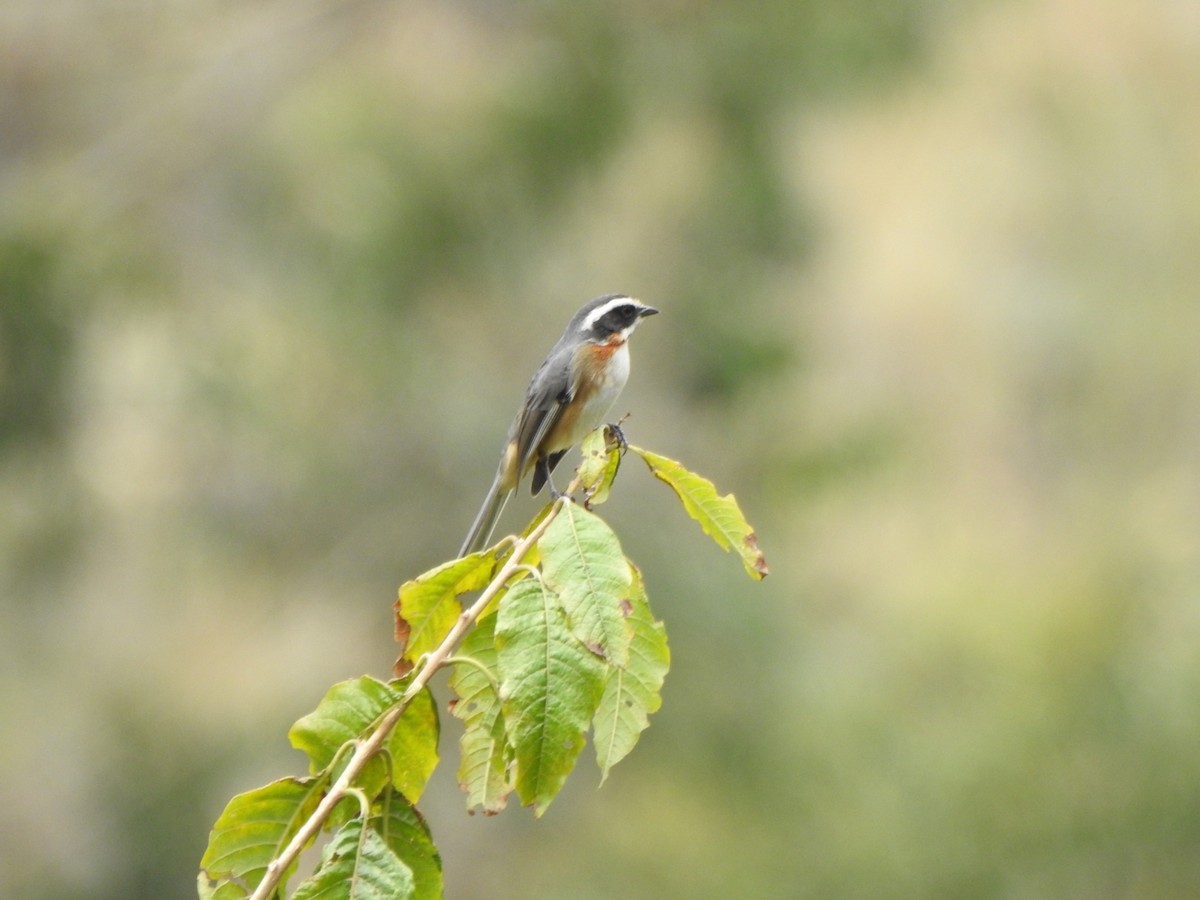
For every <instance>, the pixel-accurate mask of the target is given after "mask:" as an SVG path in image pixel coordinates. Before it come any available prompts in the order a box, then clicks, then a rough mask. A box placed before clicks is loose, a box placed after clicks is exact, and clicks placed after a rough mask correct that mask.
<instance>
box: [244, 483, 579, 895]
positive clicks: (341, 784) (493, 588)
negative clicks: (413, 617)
mask: <svg viewBox="0 0 1200 900" xmlns="http://www.w3.org/2000/svg"><path fill="white" fill-rule="evenodd" d="M577 488H578V479H576V481H574V482H572V484H571V486H570V487H569V488H568V489H567V493H568V494H569V493H571V492H573V491H575V490H576V489H577ZM564 502H569V498H567V499H562V498H560V499H559V500H557V501H556V502H555V504H554V506H553V507H552V508H551V510H550V512H549V513H547V515H546V517H545V518H544V519H542V521H541V522H539V523H538V524H537V526H536V527H535V528H534V529H533V530H532V531H530V532H529V534H527V535H526V536H525V537H523V538H520V539H519V540H517V542H516V543H515V544H514V546H513V552H512V554H511V555H510V556H509V557H508V559H507V560H505V562H504V565H503V566H501V567H500V571H499V572H497V573H496V577H495V578H493V579H492V580H491V582H490V583H489V584H488V586H487V588H485V589H484V591H483V593H482V594H480V595H479V598H478V599H477V600H476V601H475V602H474V603H473V604H471V605H470V606H469V607H468V608H466V609H464V610H463V611H462V612H461V613H460V614H459V617H458V620H457V621H456V622H455V623H454V626H453V627H452V628H451V629H450V631H449V632H448V633H447V635H446V637H445V639H444V640H443V641H442V642H441V643H440V644H439V645H438V646H437V647H436V648H435V649H434V650H433V651H432V652H430V653H428V654H426V655H425V657H424V658H423V665H422V666H421V667H420V670H419V671H418V672H417V674H416V675H415V676H413V679H412V681H411V682H409V685H408V688H407V689H406V690H405V692H404V695H403V696H402V697H401V698H400V700H399V701H398V702H397V703H396V705H395V706H393V707H392V708H391V709H389V710H388V711H387V712H386V713H385V714H384V715H383V716H382V717H381V718H380V719H379V722H378V723H377V724H376V725H375V730H374V731H372V732H371V733H370V734H369V735H368V736H367V737H365V738H362V739H359V740H356V741H354V742H353V746H354V754H353V755H352V756H351V757H350V761H349V762H348V763H347V764H346V768H345V769H343V770H342V774H341V775H340V776H338V779H337V781H335V782H334V783H333V785H332V786H330V788H329V791H328V793H326V794H325V796H324V798H322V800H321V802H320V803H319V804H318V805H317V808H316V809H315V810H313V813H312V815H311V816H309V817H308V819H307V820H306V821H305V823H304V824H303V825H301V826H300V829H299V830H298V831H297V832H296V833H295V835H293V837H292V839H291V841H290V842H289V843H288V845H287V846H286V847H285V848H284V849H283V851H282V852H281V853H280V854H279V856H277V857H276V858H275V859H273V860H272V861H271V863H270V864H269V865H268V866H267V871H266V873H265V874H264V875H263V878H262V881H260V882H259V883H258V887H257V888H255V890H254V893H253V894H251V895H250V900H267V898H268V897H270V895H271V892H272V891H274V890H275V888H276V887H277V886H278V884H279V881H280V879H281V878H282V877H283V873H284V872H286V871H287V870H288V868H289V867H290V866H291V865H292V863H294V862H295V861H296V859H297V858H298V857H299V856H300V854H301V853H302V852H303V850H304V848H305V847H307V846H308V845H309V843H311V842H312V841H313V839H314V838H316V836H317V834H318V833H319V832H320V830H321V828H322V827H323V826H324V825H325V823H326V822H327V821H328V820H329V816H330V815H331V814H332V813H333V809H334V807H335V806H337V805H338V803H340V802H341V801H342V800H343V799H344V798H345V797H346V796H348V795H350V794H352V793H354V791H355V789H354V788H352V787H351V785H352V784H353V783H354V780H355V779H356V778H357V777H358V776H359V774H360V773H361V772H362V770H363V769H364V768H365V767H366V765H367V763H368V762H369V761H370V759H371V757H373V756H374V755H375V754H377V753H378V752H379V751H380V749H381V748H382V747H383V744H384V742H385V741H386V740H387V739H388V735H390V734H391V733H392V729H393V728H395V727H396V723H397V722H399V721H400V717H401V716H402V715H404V710H405V709H407V708H408V705H409V703H411V702H412V700H413V698H414V697H416V696H417V694H419V693H420V692H421V691H422V690H423V689H424V687H425V685H426V684H428V683H429V679H431V678H432V677H433V675H434V673H435V672H437V670H438V669H440V668H441V667H442V666H443V665H445V664H446V662H447V661H449V659H450V657H451V654H452V653H453V652H454V649H455V648H456V647H457V646H458V644H459V642H460V641H461V640H462V639H463V637H464V636H465V635H466V633H467V631H468V630H470V628H471V626H472V625H474V624H475V621H476V620H477V619H478V618H479V616H480V615H481V614H482V613H483V611H484V609H486V608H487V605H488V604H489V603H491V601H492V598H493V597H495V596H496V594H498V593H499V592H500V590H501V589H502V588H503V587H504V585H505V584H506V583H507V582H508V579H510V578H511V577H512V576H513V575H514V574H515V573H516V572H517V570H518V569H521V568H523V567H524V563H522V562H521V560H523V559H524V558H525V554H527V553H528V552H529V550H530V548H532V547H533V545H534V544H536V543H537V541H538V539H539V538H540V537H541V536H542V533H543V532H545V530H546V529H547V528H548V527H549V525H550V523H551V522H552V521H554V517H555V516H557V515H558V511H559V510H560V509H562V505H563V503H564ZM363 827H364V829H365V827H366V821H365V819H364V821H363Z"/></svg>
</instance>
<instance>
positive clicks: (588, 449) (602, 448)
mask: <svg viewBox="0 0 1200 900" xmlns="http://www.w3.org/2000/svg"><path fill="white" fill-rule="evenodd" d="M579 450H580V453H582V455H583V462H581V463H580V464H579V483H580V484H581V485H582V486H583V489H584V491H586V492H587V504H588V506H589V507H591V506H599V505H600V504H601V503H603V502H604V501H605V500H607V499H608V492H609V490H610V488H612V483H613V480H614V479H615V478H616V477H617V469H618V468H620V466H621V450H620V447H618V446H616V445H615V444H614V445H613V446H611V447H610V446H609V440H608V426H602V427H600V428H597V429H596V430H595V431H592V432H590V433H589V434H588V435H587V437H585V438H584V439H583V441H582V442H581V443H580V445H579Z"/></svg>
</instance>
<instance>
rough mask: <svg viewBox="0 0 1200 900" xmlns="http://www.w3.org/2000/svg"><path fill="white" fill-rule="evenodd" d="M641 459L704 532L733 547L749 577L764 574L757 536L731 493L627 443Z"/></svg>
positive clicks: (725, 546) (760, 576) (663, 458)
mask: <svg viewBox="0 0 1200 900" xmlns="http://www.w3.org/2000/svg"><path fill="white" fill-rule="evenodd" d="M629 449H630V450H632V451H633V452H634V453H636V454H637V455H638V456H640V457H641V458H642V459H643V460H645V462H646V465H647V466H649V467H650V471H651V472H652V473H653V474H654V477H655V478H657V479H659V480H660V481H665V482H666V483H667V485H669V486H670V488H671V490H673V491H674V492H675V493H676V494H677V495H678V496H679V499H680V500H681V501H682V502H683V508H684V509H685V510H686V511H687V514H688V515H689V516H691V517H692V518H693V519H695V520H696V521H697V522H699V523H700V527H701V528H703V529H704V533H705V534H707V535H708V536H709V537H711V538H712V539H713V540H714V541H716V542H717V545H718V546H719V547H721V548H722V549H724V550H733V551H734V552H736V553H737V554H738V556H740V557H741V560H742V564H743V565H744V566H745V567H746V571H747V572H748V573H749V574H750V576H751V577H752V578H759V579H761V578H765V577H766V576H767V560H766V558H765V557H764V556H763V554H762V551H760V550H759V549H758V537H757V536H756V535H755V533H754V532H753V531H752V530H751V528H750V525H749V523H748V522H747V521H746V518H745V516H743V515H742V511H741V509H740V508H739V507H738V505H737V500H735V499H734V496H733V494H726V495H725V496H724V497H721V496H718V494H717V489H716V488H715V487H714V486H713V483H712V482H711V481H709V480H708V479H707V478H702V477H701V476H699V475H697V474H696V473H694V472H690V471H688V470H687V469H685V468H684V467H683V466H682V465H680V464H679V463H678V462H676V461H675V460H673V459H668V458H667V457H665V456H659V455H658V454H657V453H651V452H650V451H649V450H643V449H641V448H640V447H634V446H633V445H632V444H631V445H630V447H629Z"/></svg>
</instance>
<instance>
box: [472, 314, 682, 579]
mask: <svg viewBox="0 0 1200 900" xmlns="http://www.w3.org/2000/svg"><path fill="white" fill-rule="evenodd" d="M657 313H658V310H657V309H655V308H654V307H653V306H647V305H646V304H644V303H642V302H641V301H639V300H635V299H634V298H633V297H631V296H629V295H628V294H605V295H603V296H601V297H596V298H595V299H593V300H589V301H588V302H587V303H585V304H584V305H583V306H582V307H581V308H580V310H579V311H578V312H577V313H575V315H574V316H572V317H571V321H570V322H569V323H567V329H566V331H564V332H563V334H562V337H560V338H559V339H558V342H557V343H556V344H555V345H554V346H553V347H552V348H551V349H550V352H549V353H548V354H547V355H546V358H545V359H544V360H543V361H542V364H541V365H540V366H538V368H537V371H536V372H534V373H533V378H532V379H531V380H530V382H529V387H528V388H527V389H526V391H525V399H524V401H523V402H522V403H521V407H520V409H519V410H518V411H517V415H516V418H515V419H513V423H512V425H511V426H510V427H509V429H508V436H507V437H506V438H505V440H504V450H503V452H502V453H501V455H500V465H499V467H498V468H497V469H496V477H495V478H494V479H492V486H491V488H489V489H488V493H487V497H486V498H485V499H484V501H483V506H481V507H480V509H479V513H478V515H476V516H475V521H474V522H473V523H472V524H471V530H470V531H468V532H467V536H466V539H465V540H464V541H463V545H462V549H461V550H460V551H459V554H458V555H459V557H460V558H461V557H464V556H467V555H468V554H471V553H475V552H476V551H478V550H481V549H483V547H484V546H485V545H486V544H487V542H488V539H489V538H490V537H491V536H492V530H493V529H494V528H495V527H496V520H497V519H499V518H500V513H501V512H502V511H503V509H504V504H505V503H506V502H508V498H509V497H510V496H512V494H513V492H514V491H516V489H517V486H518V484H519V483H520V481H521V479H522V478H524V477H525V475H526V474H528V473H529V472H530V470H532V472H533V478H532V480H531V482H530V488H531V493H532V494H533V495H534V496H536V495H537V494H538V493H539V492H540V491H541V489H542V487H543V486H544V485H545V484H546V483H548V482H549V483H550V492H551V494H553V495H554V496H556V497H557V496H559V494H558V492H557V491H556V490H555V488H554V483H553V482H552V481H550V473H551V472H552V471H554V467H555V466H557V465H558V463H559V461H560V460H561V459H562V458H563V455H564V454H565V453H566V452H567V451H568V450H569V449H570V448H571V447H572V446H573V445H574V444H576V443H578V442H579V441H580V440H582V439H583V437H584V436H585V435H587V434H588V433H589V432H591V431H592V430H594V429H596V428H598V427H600V425H601V423H603V421H604V417H605V416H606V415H608V411H609V410H610V409H611V408H612V405H613V404H614V403H615V402H616V400H617V397H618V395H619V394H620V393H621V389H622V388H624V387H625V382H626V380H628V378H629V336H630V335H631V334H633V331H634V329H635V328H637V326H638V323H639V322H641V320H642V319H644V318H646V317H647V316H653V315H655V314H657Z"/></svg>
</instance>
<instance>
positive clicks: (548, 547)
mask: <svg viewBox="0 0 1200 900" xmlns="http://www.w3.org/2000/svg"><path fill="white" fill-rule="evenodd" d="M538 549H539V550H540V551H541V554H542V573H543V577H544V578H545V581H546V584H547V586H548V587H549V588H550V589H551V590H553V591H555V592H556V593H557V594H558V597H559V601H560V602H561V604H562V608H563V611H564V612H566V614H567V622H568V623H569V625H570V628H571V631H572V633H574V635H575V636H576V637H577V638H579V640H581V641H582V642H583V643H584V645H585V646H586V647H587V648H588V649H589V650H591V651H592V652H593V653H595V654H596V655H597V656H601V657H603V658H604V659H607V660H608V661H609V662H611V663H612V664H614V665H617V666H623V665H625V663H626V662H627V661H628V659H629V641H630V637H631V633H630V630H629V626H628V625H627V624H626V622H625V616H624V615H623V614H622V611H621V605H622V603H623V602H624V600H625V598H626V596H627V595H628V593H629V583H630V575H629V563H628V562H626V560H625V554H624V553H622V552H621V544H620V543H619V542H618V541H617V536H616V535H615V534H613V532H612V529H611V528H609V527H608V525H606V524H605V523H604V521H603V520H602V519H600V518H599V517H598V516H596V515H594V514H593V513H590V512H588V511H587V510H585V509H583V508H582V507H580V506H576V505H575V504H574V503H565V504H563V508H562V509H561V510H560V511H559V514H558V515H557V516H556V517H555V519H554V521H553V522H551V523H550V527H549V528H547V529H546V533H545V534H544V535H542V539H541V540H540V541H539V542H538Z"/></svg>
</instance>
